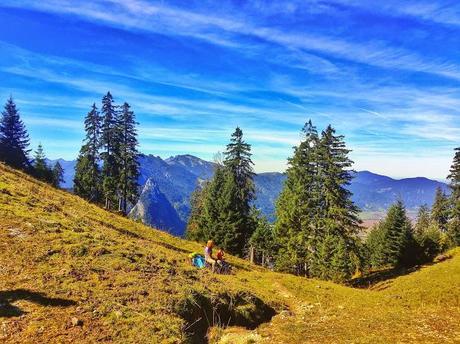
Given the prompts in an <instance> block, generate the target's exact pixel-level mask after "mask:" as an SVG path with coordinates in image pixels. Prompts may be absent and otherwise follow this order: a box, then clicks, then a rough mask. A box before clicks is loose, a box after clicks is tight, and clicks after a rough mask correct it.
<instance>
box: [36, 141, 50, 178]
mask: <svg viewBox="0 0 460 344" xmlns="http://www.w3.org/2000/svg"><path fill="white" fill-rule="evenodd" d="M33 168H34V170H33V174H34V175H35V177H37V178H38V179H40V180H42V181H44V182H48V183H52V182H53V171H52V170H51V169H50V168H49V167H48V165H47V163H46V156H45V152H44V151H43V146H42V144H41V143H40V144H39V145H38V148H37V150H36V151H35V155H34V160H33Z"/></svg>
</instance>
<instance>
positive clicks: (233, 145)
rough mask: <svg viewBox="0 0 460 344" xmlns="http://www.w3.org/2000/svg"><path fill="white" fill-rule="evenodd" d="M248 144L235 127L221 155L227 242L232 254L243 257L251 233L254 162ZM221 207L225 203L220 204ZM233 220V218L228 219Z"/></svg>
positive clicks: (252, 228)
mask: <svg viewBox="0 0 460 344" xmlns="http://www.w3.org/2000/svg"><path fill="white" fill-rule="evenodd" d="M251 156H252V154H251V145H250V144H248V143H247V142H245V141H244V139H243V131H242V130H241V129H240V128H239V127H237V128H236V129H235V132H234V133H233V134H232V136H231V139H230V143H229V144H228V145H227V149H226V151H225V152H224V158H225V159H224V166H225V167H226V169H227V170H228V172H229V173H226V183H225V184H224V186H225V188H224V192H225V195H224V197H225V202H226V203H227V204H226V205H225V206H226V207H228V212H227V214H229V215H233V216H229V218H227V221H230V222H231V223H232V225H231V226H230V228H229V231H228V233H226V242H228V245H230V246H233V248H232V249H231V250H232V251H233V252H235V253H237V254H239V255H242V254H243V250H244V249H245V248H246V246H247V243H248V241H249V238H250V237H251V235H252V232H253V231H254V223H253V221H252V217H251V216H250V212H251V202H252V201H253V200H254V197H255V195H254V180H253V178H254V175H255V174H254V169H253V165H254V163H253V162H252V160H251ZM223 205H224V204H223ZM231 218H233V219H231Z"/></svg>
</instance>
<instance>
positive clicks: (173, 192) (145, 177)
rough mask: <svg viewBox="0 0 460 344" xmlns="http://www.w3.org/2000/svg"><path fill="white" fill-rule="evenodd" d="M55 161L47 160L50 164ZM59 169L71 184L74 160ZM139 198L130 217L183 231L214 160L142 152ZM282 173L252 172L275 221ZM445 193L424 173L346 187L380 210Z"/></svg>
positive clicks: (363, 204)
mask: <svg viewBox="0 0 460 344" xmlns="http://www.w3.org/2000/svg"><path fill="white" fill-rule="evenodd" d="M55 161H56V160H54V161H51V160H50V161H49V162H50V163H54V162H55ZM59 162H60V164H61V165H62V167H63V169H64V180H65V181H64V183H63V187H65V188H69V189H70V188H72V185H73V176H74V168H75V161H65V160H62V159H59ZM139 163H140V176H139V185H140V188H141V189H140V190H141V192H140V197H139V200H138V202H137V204H135V205H134V207H133V208H132V209H131V212H130V216H131V217H133V218H135V219H138V220H141V221H143V222H144V223H146V224H148V225H150V226H152V227H156V228H160V229H163V230H165V231H168V232H170V233H172V234H174V235H182V234H183V233H184V231H185V227H186V223H187V220H188V217H189V215H190V196H191V194H192V192H193V191H194V190H195V189H196V187H197V186H198V185H199V183H202V182H203V181H205V180H207V179H210V178H211V177H212V175H213V173H214V168H215V164H214V163H212V162H209V161H205V160H202V159H200V158H198V157H195V156H193V155H177V156H174V157H170V158H168V159H162V158H160V157H158V156H153V155H141V156H140V158H139ZM285 179H286V176H285V175H284V174H283V173H279V172H268V173H260V174H257V175H256V176H255V178H254V182H255V187H256V200H255V202H254V204H255V206H256V207H257V208H259V209H260V210H261V212H262V214H264V215H265V216H267V218H268V219H270V220H271V221H273V220H274V212H275V203H276V199H277V197H278V195H279V193H280V192H281V189H282V187H283V183H284V180H285ZM437 187H440V188H442V189H443V190H444V191H445V192H448V191H449V190H448V186H447V185H446V184H445V183H442V182H439V181H435V180H430V179H427V178H424V177H417V178H405V179H393V178H390V177H387V176H383V175H379V174H375V173H372V172H369V171H360V172H356V173H355V176H354V179H353V181H352V183H351V185H350V186H349V190H350V191H351V192H352V193H353V201H354V202H355V203H356V205H357V206H358V207H359V208H360V209H361V210H362V211H364V212H384V211H385V210H386V209H388V207H389V206H390V205H391V204H392V203H394V202H395V201H396V200H397V199H401V200H402V201H403V202H404V203H405V205H406V207H407V209H408V210H416V209H417V208H418V207H419V206H421V205H422V204H427V205H428V206H431V204H432V202H433V199H434V195H435V192H436V188H437Z"/></svg>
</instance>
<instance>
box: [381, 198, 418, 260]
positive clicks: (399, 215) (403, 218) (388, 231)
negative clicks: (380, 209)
mask: <svg viewBox="0 0 460 344" xmlns="http://www.w3.org/2000/svg"><path fill="white" fill-rule="evenodd" d="M383 228H384V232H385V235H384V243H383V263H384V264H389V265H391V266H401V265H408V263H409V261H410V260H411V259H412V258H414V257H411V256H410V255H411V254H414V251H413V237H412V228H411V223H410V220H409V218H408V217H407V214H406V208H405V207H404V204H403V203H402V201H397V202H396V203H395V204H394V205H392V206H391V207H390V209H389V210H388V213H387V216H386V218H385V221H384V224H383Z"/></svg>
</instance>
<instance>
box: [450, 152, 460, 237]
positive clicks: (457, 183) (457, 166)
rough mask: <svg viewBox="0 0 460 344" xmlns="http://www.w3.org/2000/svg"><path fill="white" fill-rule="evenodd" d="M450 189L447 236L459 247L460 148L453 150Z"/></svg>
mask: <svg viewBox="0 0 460 344" xmlns="http://www.w3.org/2000/svg"><path fill="white" fill-rule="evenodd" d="M447 178H448V179H449V181H450V188H451V189H452V195H451V200H452V202H451V203H452V209H451V212H450V221H449V224H448V236H449V238H450V240H451V242H452V244H453V245H457V246H459V245H460V147H458V148H456V149H455V156H454V160H453V162H452V166H451V168H450V174H449V176H448V177H447Z"/></svg>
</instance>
